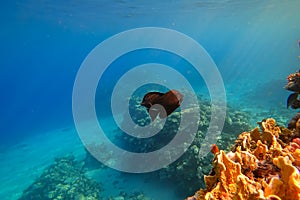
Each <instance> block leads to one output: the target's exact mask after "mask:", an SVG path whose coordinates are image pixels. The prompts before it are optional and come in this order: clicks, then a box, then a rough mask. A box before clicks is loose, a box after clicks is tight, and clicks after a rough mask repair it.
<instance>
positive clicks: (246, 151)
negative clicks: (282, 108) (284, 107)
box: [187, 118, 300, 200]
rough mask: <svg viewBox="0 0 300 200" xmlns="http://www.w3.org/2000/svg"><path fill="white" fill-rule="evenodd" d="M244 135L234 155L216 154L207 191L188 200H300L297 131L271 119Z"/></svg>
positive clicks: (299, 140) (236, 146)
mask: <svg viewBox="0 0 300 200" xmlns="http://www.w3.org/2000/svg"><path fill="white" fill-rule="evenodd" d="M258 124H259V125H260V129H259V128H258V127H257V128H255V129H253V130H252V131H249V132H243V133H241V134H240V135H239V136H238V138H237V140H236V141H235V144H234V145H233V146H232V148H231V151H230V152H228V153H227V154H226V153H225V152H224V151H222V150H221V151H214V153H215V157H214V160H213V169H212V171H211V172H210V174H209V175H208V176H205V177H204V180H205V184H206V188H205V189H200V190H199V191H198V192H196V194H195V195H194V196H192V197H189V198H187V200H200V199H206V200H208V199H211V200H212V199H220V200H221V199H228V200H229V199H240V200H246V199H253V200H255V199H257V200H279V199H281V200H295V199H300V173H299V169H300V165H299V164H300V160H299V159H300V145H299V144H300V139H299V138H298V133H297V129H296V128H293V129H287V128H285V127H282V126H278V125H277V124H276V122H275V120H274V119H272V118H269V119H266V120H263V121H262V122H260V123H258Z"/></svg>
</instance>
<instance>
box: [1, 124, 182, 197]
mask: <svg viewBox="0 0 300 200" xmlns="http://www.w3.org/2000/svg"><path fill="white" fill-rule="evenodd" d="M0 154H1V157H0V166H1V170H0V188H1V190H0V199H2V200H14V199H18V198H19V197H21V196H22V192H23V190H25V189H26V188H27V187H28V186H30V185H31V184H32V183H33V182H34V181H35V180H36V179H37V178H38V177H39V176H40V175H41V174H42V172H43V170H44V169H45V168H46V167H48V166H49V165H51V164H53V163H54V159H55V158H56V157H62V156H66V155H70V154H71V155H73V156H75V159H76V160H83V159H84V158H85V155H86V153H85V150H84V148H83V145H82V143H81V141H80V139H79V137H78V135H77V132H76V130H75V129H74V128H72V127H66V128H62V129H57V130H53V131H49V132H46V133H41V134H37V135H34V136H32V137H30V138H27V139H26V140H24V141H22V142H21V143H19V144H16V145H14V146H12V147H10V148H9V149H6V150H5V151H4V152H0ZM86 175H87V177H89V178H92V179H94V180H96V181H97V182H99V183H101V186H102V189H103V191H102V193H101V194H102V195H101V196H102V197H103V198H106V197H115V196H118V195H119V194H120V193H122V192H123V193H127V194H132V193H134V192H143V193H144V194H145V196H148V197H149V198H152V199H173V200H177V199H182V198H180V197H177V195H176V191H174V188H175V187H172V184H170V183H166V182H163V181H160V180H159V179H157V178H154V177H153V178H149V176H144V175H143V174H127V173H121V172H118V171H116V170H114V169H110V168H108V167H105V168H100V169H96V170H90V171H88V172H87V173H86Z"/></svg>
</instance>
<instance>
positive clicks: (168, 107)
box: [141, 90, 183, 121]
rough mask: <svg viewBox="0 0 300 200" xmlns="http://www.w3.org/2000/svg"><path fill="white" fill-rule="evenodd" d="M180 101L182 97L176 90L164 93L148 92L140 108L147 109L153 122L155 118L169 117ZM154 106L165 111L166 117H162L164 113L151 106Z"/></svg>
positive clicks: (164, 116)
mask: <svg viewBox="0 0 300 200" xmlns="http://www.w3.org/2000/svg"><path fill="white" fill-rule="evenodd" d="M182 101H183V95H182V94H180V93H179V92H178V91H176V90H170V91H168V92H166V93H161V92H149V93H147V94H145V96H144V98H143V101H142V103H141V106H144V107H146V108H147V111H148V113H149V114H150V117H151V120H152V121H154V120H155V119H156V117H157V116H159V117H160V118H166V117H167V116H169V115H170V114H171V113H172V112H173V111H174V110H176V109H177V108H178V107H179V106H180V104H181V102H182ZM155 104H159V105H161V106H162V107H163V108H164V109H165V111H166V115H164V112H162V110H160V109H158V107H155V106H153V105H155Z"/></svg>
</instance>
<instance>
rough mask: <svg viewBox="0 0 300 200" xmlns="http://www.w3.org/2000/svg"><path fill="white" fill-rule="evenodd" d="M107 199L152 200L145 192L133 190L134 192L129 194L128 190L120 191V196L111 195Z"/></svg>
mask: <svg viewBox="0 0 300 200" xmlns="http://www.w3.org/2000/svg"><path fill="white" fill-rule="evenodd" d="M105 200H152V199H150V198H149V197H146V196H145V194H143V193H141V192H133V193H132V194H128V193H126V192H120V194H119V196H116V197H109V198H106V199H105Z"/></svg>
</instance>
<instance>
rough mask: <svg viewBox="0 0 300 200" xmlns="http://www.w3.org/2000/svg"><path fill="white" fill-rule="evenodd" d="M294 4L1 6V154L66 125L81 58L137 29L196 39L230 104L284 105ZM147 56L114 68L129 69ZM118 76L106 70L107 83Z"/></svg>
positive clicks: (294, 0) (293, 55) (296, 34)
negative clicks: (149, 28)
mask: <svg viewBox="0 0 300 200" xmlns="http://www.w3.org/2000/svg"><path fill="white" fill-rule="evenodd" d="M299 7H300V1H298V0H289V1H280V0H264V1H259V0H252V1H237V0H222V1H204V0H202V1H193V0H191V1H171V0H167V1H163V2H161V1H125V0H116V1H108V0H102V1H73V2H70V1H64V2H62V1H34V0H30V1H23V0H20V1H16V2H15V1H6V2H2V5H1V8H0V9H1V12H0V22H1V31H0V39H1V46H0V48H1V54H0V58H1V67H0V91H1V98H0V113H1V114H0V134H1V143H0V147H2V148H1V149H5V148H8V147H9V146H11V145H13V144H16V143H18V142H20V141H22V140H23V139H25V138H28V137H31V136H32V135H40V134H43V133H44V132H45V131H49V130H53V129H57V128H61V127H66V126H68V127H69V126H73V118H72V89H73V83H74V80H75V77H76V73H77V71H78V69H79V67H80V65H81V63H82V61H83V60H84V59H85V57H86V56H87V55H88V53H89V52H90V51H91V50H92V49H93V48H94V47H95V46H96V45H98V44H99V43H100V42H102V41H103V40H105V39H107V38H108V37H110V36H112V35H114V34H117V33H119V32H121V31H124V30H127V29H131V28H138V27H144V26H154V27H156V26H157V27H165V28H171V29H174V30H177V31H180V32H182V33H184V34H186V35H188V36H190V37H192V38H193V39H195V40H196V41H198V42H199V43H200V44H201V45H202V46H203V47H204V48H205V49H206V50H207V52H208V53H209V54H210V55H211V57H212V58H213V60H214V61H215V63H216V65H217V66H218V69H219V70H220V72H221V75H222V77H223V79H224V83H225V87H226V89H227V96H228V101H230V100H231V101H233V102H234V101H238V102H240V101H244V100H245V98H247V99H248V100H249V102H248V103H249V105H251V104H258V102H260V103H262V104H263V102H262V101H260V100H261V99H262V98H264V97H266V98H264V101H265V102H267V103H266V104H267V105H268V106H269V107H271V108H272V107H273V108H276V107H278V106H279V107H280V106H281V107H284V106H285V105H284V104H285V98H286V95H287V94H288V93H285V91H283V89H282V87H283V85H284V84H285V77H286V76H287V75H288V74H290V73H292V72H294V71H296V70H297V69H298V67H299V59H298V58H297V56H298V55H299V54H300V52H299V47H298V44H297V41H298V39H300V26H299V22H300V15H299ZM174 42H176V41H174ZM148 57H149V54H147V53H144V54H143V53H141V54H140V55H139V58H138V60H134V59H135V57H133V58H131V57H130V56H129V57H128V58H126V59H127V60H126V59H125V60H123V61H120V62H124V63H127V64H128V63H129V64H128V67H129V68H130V64H134V63H139V61H140V60H147V59H148ZM154 58H155V59H157V60H158V61H161V62H165V63H169V61H170V60H171V61H172V62H175V61H176V58H174V57H171V58H170V57H168V56H166V57H164V56H162V55H160V54H158V55H156V54H154ZM168 59H170V60H169V61H168ZM172 62H170V63H172ZM183 71H184V70H183ZM121 72H122V71H120V70H118V69H116V70H111V73H108V74H107V77H106V78H107V79H108V80H109V79H110V78H111V77H116V76H115V74H120V73H121ZM187 76H188V75H187ZM192 78H194V79H192ZM196 78H199V77H197V76H196V77H190V79H191V81H192V82H194V83H196V82H197V79H196ZM107 83H108V82H107ZM200 83H201V82H200ZM200 83H199V85H200ZM267 83H268V84H267ZM201 84H203V83H201ZM257 84H259V85H260V86H259V88H260V90H257V88H256V85H257ZM278 86H280V88H278ZM107 87H108V88H109V87H111V86H110V85H107ZM248 95H249V96H248ZM251 98H252V101H251ZM107 102H109V101H107ZM266 104H264V106H266ZM104 112H105V111H104ZM108 113H109V112H108Z"/></svg>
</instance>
